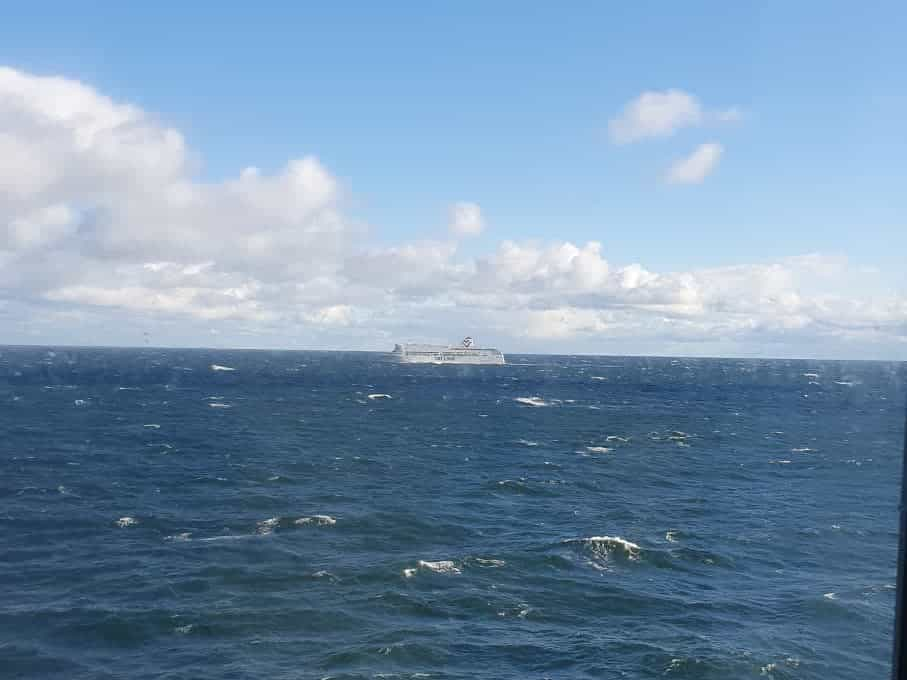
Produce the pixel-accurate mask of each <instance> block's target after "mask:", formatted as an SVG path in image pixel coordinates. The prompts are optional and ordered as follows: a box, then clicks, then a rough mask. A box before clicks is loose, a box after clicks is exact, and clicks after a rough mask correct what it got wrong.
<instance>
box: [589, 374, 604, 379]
mask: <svg viewBox="0 0 907 680" xmlns="http://www.w3.org/2000/svg"><path fill="white" fill-rule="evenodd" d="M590 378H591V379H592V380H607V378H606V377H605V376H603V375H593V376H590Z"/></svg>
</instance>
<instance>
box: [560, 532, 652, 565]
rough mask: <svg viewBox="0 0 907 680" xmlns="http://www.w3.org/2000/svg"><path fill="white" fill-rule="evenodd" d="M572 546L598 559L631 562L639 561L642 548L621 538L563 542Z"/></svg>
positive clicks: (611, 537)
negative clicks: (616, 559) (619, 558)
mask: <svg viewBox="0 0 907 680" xmlns="http://www.w3.org/2000/svg"><path fill="white" fill-rule="evenodd" d="M562 542H563V543H567V544H571V545H579V546H581V547H582V548H583V549H584V550H585V551H588V552H590V553H591V554H592V556H593V557H595V558H598V559H607V558H609V557H612V556H619V557H623V558H626V559H630V560H637V559H639V555H640V553H641V552H642V548H640V547H639V545H638V544H636V543H633V542H632V541H628V540H626V539H625V538H621V537H620V536H589V537H588V538H568V539H565V540H564V541H562Z"/></svg>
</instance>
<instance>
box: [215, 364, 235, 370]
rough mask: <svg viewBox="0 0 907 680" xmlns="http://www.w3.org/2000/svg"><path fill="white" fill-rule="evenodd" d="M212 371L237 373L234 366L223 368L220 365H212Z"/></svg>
mask: <svg viewBox="0 0 907 680" xmlns="http://www.w3.org/2000/svg"><path fill="white" fill-rule="evenodd" d="M211 370H212V371H235V370H236V369H235V368H233V367H232V366H221V365H220V364H211Z"/></svg>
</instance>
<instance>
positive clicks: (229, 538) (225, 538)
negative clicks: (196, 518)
mask: <svg viewBox="0 0 907 680" xmlns="http://www.w3.org/2000/svg"><path fill="white" fill-rule="evenodd" d="M267 533H270V532H267ZM252 536H254V534H224V535H223V536H208V537H207V538H200V539H198V540H200V541H204V542H205V543H213V542H214V541H238V540H240V539H242V538H251V537H252Z"/></svg>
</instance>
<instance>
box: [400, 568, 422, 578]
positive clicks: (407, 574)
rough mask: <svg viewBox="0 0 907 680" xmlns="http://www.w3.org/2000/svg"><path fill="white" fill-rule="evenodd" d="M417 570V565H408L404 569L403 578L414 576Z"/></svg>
mask: <svg viewBox="0 0 907 680" xmlns="http://www.w3.org/2000/svg"><path fill="white" fill-rule="evenodd" d="M417 571H418V569H416V568H415V567H407V568H406V569H404V570H403V578H412V577H413V576H415V575H416V572H417Z"/></svg>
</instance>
